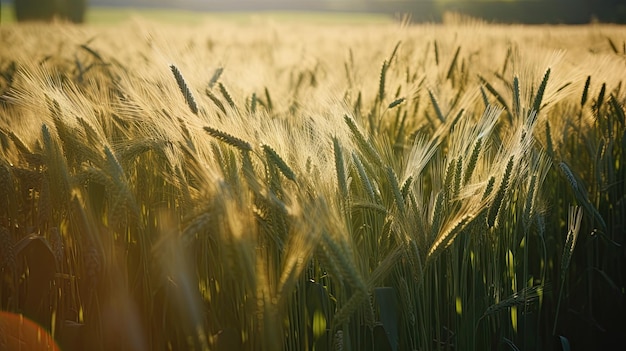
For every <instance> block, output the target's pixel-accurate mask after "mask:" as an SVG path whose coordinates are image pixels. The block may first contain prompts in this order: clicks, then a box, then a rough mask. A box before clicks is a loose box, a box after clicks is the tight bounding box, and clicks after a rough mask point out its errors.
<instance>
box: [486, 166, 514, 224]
mask: <svg viewBox="0 0 626 351" xmlns="http://www.w3.org/2000/svg"><path fill="white" fill-rule="evenodd" d="M513 161H514V157H513V156H511V158H509V162H508V163H507V165H506V170H505V171H504V177H503V178H502V183H500V187H499V188H498V191H497V192H496V196H495V198H494V199H493V202H492V203H491V206H490V207H489V212H488V213H487V225H489V227H490V228H491V227H493V226H494V225H495V223H496V217H497V216H498V211H499V210H500V206H502V201H503V200H504V194H505V193H506V190H507V188H508V186H509V180H510V177H511V172H512V171H513V163H514V162H513Z"/></svg>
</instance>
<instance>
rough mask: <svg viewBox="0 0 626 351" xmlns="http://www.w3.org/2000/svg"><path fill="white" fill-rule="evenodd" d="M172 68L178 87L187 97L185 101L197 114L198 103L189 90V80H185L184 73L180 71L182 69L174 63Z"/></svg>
mask: <svg viewBox="0 0 626 351" xmlns="http://www.w3.org/2000/svg"><path fill="white" fill-rule="evenodd" d="M170 69H171V70H172V74H173V75H174V78H175V79H176V83H177V84H178V89H180V92H181V93H182V94H183V97H184V98H185V101H186V102H187V106H189V109H190V110H191V112H192V113H193V114H194V115H197V114H198V105H197V104H196V99H194V97H193V94H192V93H191V90H189V86H188V85H187V82H185V78H183V75H182V73H180V70H179V69H178V67H176V66H175V65H174V64H171V65H170Z"/></svg>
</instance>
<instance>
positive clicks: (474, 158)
mask: <svg viewBox="0 0 626 351" xmlns="http://www.w3.org/2000/svg"><path fill="white" fill-rule="evenodd" d="M482 143H483V138H478V140H476V144H474V149H473V150H472V155H471V156H470V159H469V161H468V163H467V166H466V168H465V174H464V175H463V184H467V182H469V180H470V179H471V178H472V174H473V173H474V169H476V163H477V162H478V155H479V154H480V150H481V147H482Z"/></svg>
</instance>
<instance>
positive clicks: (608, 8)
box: [0, 0, 626, 24]
mask: <svg viewBox="0 0 626 351" xmlns="http://www.w3.org/2000/svg"><path fill="white" fill-rule="evenodd" d="M0 3H2V7H1V11H2V14H1V15H0V18H2V19H3V21H12V20H15V19H17V20H19V21H27V20H50V19H52V18H53V17H55V16H56V17H60V18H64V19H67V20H70V21H73V22H77V23H80V22H84V21H85V20H86V19H88V17H86V13H88V11H97V10H98V9H112V8H114V9H119V8H134V9H146V8H148V9H152V10H154V9H177V10H186V11H207V12H259V11H303V12H336V13H372V14H381V15H392V16H402V15H406V16H408V17H409V18H410V19H411V20H412V21H413V22H441V21H442V18H443V14H444V13H445V12H456V13H460V14H465V15H469V16H472V17H478V18H482V19H485V20H487V21H491V22H499V23H525V24H540V23H552V24H559V23H561V24H584V23H590V22H608V23H626V0H0Z"/></svg>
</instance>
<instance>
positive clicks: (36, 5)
mask: <svg viewBox="0 0 626 351" xmlns="http://www.w3.org/2000/svg"><path fill="white" fill-rule="evenodd" d="M14 5H15V7H14V9H15V18H17V20H18V21H50V20H52V19H53V18H55V17H56V18H59V19H63V20H68V21H71V22H75V23H82V22H83V21H84V20H85V11H86V9H87V0H15V4H14Z"/></svg>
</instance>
